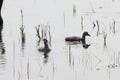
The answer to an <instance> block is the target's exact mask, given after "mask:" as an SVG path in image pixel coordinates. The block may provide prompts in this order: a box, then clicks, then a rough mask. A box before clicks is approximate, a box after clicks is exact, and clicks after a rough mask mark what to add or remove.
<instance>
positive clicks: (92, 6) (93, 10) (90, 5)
mask: <svg viewBox="0 0 120 80" xmlns="http://www.w3.org/2000/svg"><path fill="white" fill-rule="evenodd" d="M89 4H90V7H91V9H92V12H95V10H94V8H93V6H92V4H91V2H89Z"/></svg>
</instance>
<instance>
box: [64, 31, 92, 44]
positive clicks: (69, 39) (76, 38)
mask: <svg viewBox="0 0 120 80" xmlns="http://www.w3.org/2000/svg"><path fill="white" fill-rule="evenodd" d="M86 36H90V35H89V33H88V32H84V33H83V35H82V38H80V37H77V36H71V37H66V38H65V41H66V42H82V43H83V44H86V41H85V37H86Z"/></svg>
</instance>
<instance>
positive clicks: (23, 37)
mask: <svg viewBox="0 0 120 80" xmlns="http://www.w3.org/2000/svg"><path fill="white" fill-rule="evenodd" d="M20 32H21V40H22V46H24V43H25V32H24V24H23V10H22V9H21V27H20Z"/></svg>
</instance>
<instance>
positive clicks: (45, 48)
mask: <svg viewBox="0 0 120 80" xmlns="http://www.w3.org/2000/svg"><path fill="white" fill-rule="evenodd" d="M43 42H44V47H43V48H39V49H38V50H39V51H41V52H45V53H48V52H50V51H51V49H50V48H49V46H48V40H47V39H43Z"/></svg>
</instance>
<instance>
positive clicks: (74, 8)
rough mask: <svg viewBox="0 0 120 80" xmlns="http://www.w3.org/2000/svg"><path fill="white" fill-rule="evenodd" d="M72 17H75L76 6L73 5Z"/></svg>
mask: <svg viewBox="0 0 120 80" xmlns="http://www.w3.org/2000/svg"><path fill="white" fill-rule="evenodd" d="M73 16H76V6H75V5H73Z"/></svg>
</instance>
